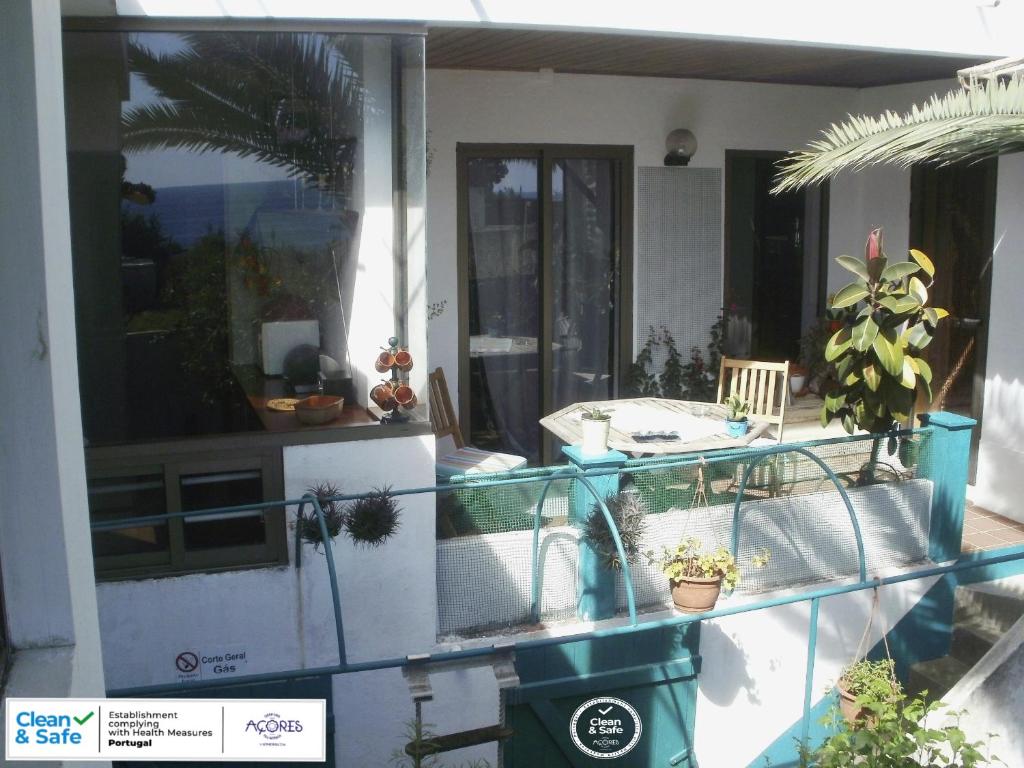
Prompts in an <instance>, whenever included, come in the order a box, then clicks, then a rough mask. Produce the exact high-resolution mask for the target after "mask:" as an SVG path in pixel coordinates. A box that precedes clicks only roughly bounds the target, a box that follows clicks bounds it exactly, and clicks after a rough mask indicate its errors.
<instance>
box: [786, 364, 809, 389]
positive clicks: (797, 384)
mask: <svg viewBox="0 0 1024 768" xmlns="http://www.w3.org/2000/svg"><path fill="white" fill-rule="evenodd" d="M809 374H810V369H809V368H808V367H807V366H806V365H801V364H800V363H793V364H792V365H790V366H789V391H790V392H792V393H793V396H794V397H796V396H799V395H802V394H803V393H804V389H805V388H806V387H807V377H808V375H809Z"/></svg>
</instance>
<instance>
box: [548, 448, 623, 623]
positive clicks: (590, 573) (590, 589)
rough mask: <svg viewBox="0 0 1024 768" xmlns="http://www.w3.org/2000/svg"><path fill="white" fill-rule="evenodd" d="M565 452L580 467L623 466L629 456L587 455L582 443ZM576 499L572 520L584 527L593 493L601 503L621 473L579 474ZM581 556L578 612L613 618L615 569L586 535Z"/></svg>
mask: <svg viewBox="0 0 1024 768" xmlns="http://www.w3.org/2000/svg"><path fill="white" fill-rule="evenodd" d="M562 453H564V454H565V455H566V457H568V459H569V461H571V462H572V463H573V464H574V465H576V467H578V468H579V469H580V470H583V471H586V470H588V469H604V470H619V469H621V468H622V467H623V466H624V465H625V463H626V460H627V458H628V457H627V456H626V454H624V453H620V452H619V451H608V453H603V454H601V455H599V456H585V455H584V454H583V451H582V450H581V449H580V447H579V446H578V445H567V446H565V447H563V448H562ZM573 484H574V488H573V499H572V505H571V507H570V509H569V522H570V524H572V525H574V526H575V527H576V528H577V529H582V528H583V526H584V525H585V524H586V521H587V518H588V517H589V516H590V513H591V511H592V510H593V508H594V505H593V502H591V501H590V497H591V496H593V497H594V499H595V500H596V501H597V502H598V503H599V504H601V505H604V500H605V499H606V498H607V497H608V496H612V495H614V494H616V493H618V492H619V474H618V471H615V472H614V473H612V474H607V475H602V476H596V477H590V478H584V477H583V475H582V474H578V475H577V476H576V478H575V479H574V481H573ZM603 512H604V513H605V516H606V519H607V520H609V521H611V516H610V514H608V510H607V507H605V508H604V509H603ZM610 530H611V531H612V536H613V538H616V539H617V537H618V531H617V530H616V529H615V525H614V523H612V524H611V525H610ZM578 548H579V557H578V560H577V564H576V574H577V578H576V616H577V618H579V619H581V620H583V621H598V620H600V619H610V618H611V617H612V616H614V615H615V571H613V570H612V569H611V568H609V567H607V566H606V565H605V564H604V562H602V559H603V555H602V554H601V553H600V552H598V551H597V550H596V549H595V548H594V546H593V545H592V544H591V543H590V542H589V541H588V540H587V538H586V537H585V536H583V535H580V537H579V545H578ZM620 548H621V546H620Z"/></svg>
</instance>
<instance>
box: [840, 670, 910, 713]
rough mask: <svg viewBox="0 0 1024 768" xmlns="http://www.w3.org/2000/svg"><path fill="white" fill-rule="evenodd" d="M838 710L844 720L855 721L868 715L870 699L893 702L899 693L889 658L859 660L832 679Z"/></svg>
mask: <svg viewBox="0 0 1024 768" xmlns="http://www.w3.org/2000/svg"><path fill="white" fill-rule="evenodd" d="M836 688H837V689H838V691H839V711H840V712H841V713H842V715H843V717H844V718H846V722H848V723H850V724H857V723H858V722H859V721H862V720H863V719H864V718H866V717H870V716H871V714H872V707H870V706H868V705H869V704H870V703H872V702H894V701H896V700H897V699H898V698H899V697H901V696H902V695H903V688H902V686H900V683H899V681H898V680H897V679H896V670H895V664H894V662H893V660H892V659H883V660H882V661H868V660H867V659H861V660H860V661H858V662H855V663H853V664H851V665H850V666H848V667H846V668H845V669H844V670H843V672H842V674H840V675H839V680H838V681H837V682H836Z"/></svg>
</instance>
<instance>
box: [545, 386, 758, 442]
mask: <svg viewBox="0 0 1024 768" xmlns="http://www.w3.org/2000/svg"><path fill="white" fill-rule="evenodd" d="M591 408H600V409H601V410H604V411H608V412H609V413H610V414H611V417H612V423H611V430H610V432H609V435H608V447H609V448H613V449H615V450H617V451H622V452H623V453H628V454H632V455H634V456H635V455H641V454H671V453H693V452H695V451H714V450H719V449H721V448H740V447H743V446H745V445H749V444H750V443H751V442H752V441H753V440H755V439H757V438H758V437H760V436H761V435H763V434H764V432H765V431H766V430H767V429H768V426H769V425H768V423H767V422H764V421H751V423H750V429H749V430H748V431H747V434H745V435H744V436H743V437H738V438H737V437H730V436H729V432H728V429H727V428H726V425H725V417H726V415H727V413H728V410H727V409H726V407H725V406H724V405H719V404H717V403H698V402H692V401H689V400H665V399H662V398H658V397H639V398H633V399H626V400H605V401H600V402H592V403H573V404H572V405H570V406H568V407H566V408H563V409H562V410H560V411H555V412H554V413H552V414H549V415H548V416H545V417H544V418H543V419H541V420H540V424H541V426H542V427H544V429H546V430H548V431H549V432H551V433H552V434H553V435H554V436H555V437H557V438H559V439H560V440H562V441H563V442H565V443H568V444H569V445H573V444H578V443H580V442H582V440H583V426H582V423H581V421H580V416H581V414H582V413H583V411H584V410H589V409H591ZM642 432H678V434H679V439H678V440H658V441H648V440H637V439H636V437H635V436H636V435H638V433H642Z"/></svg>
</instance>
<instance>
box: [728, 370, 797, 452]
mask: <svg viewBox="0 0 1024 768" xmlns="http://www.w3.org/2000/svg"><path fill="white" fill-rule="evenodd" d="M727 377H728V386H726V378H727ZM729 395H739V396H740V397H742V398H743V399H744V400H746V401H747V402H748V403H750V413H749V414H748V416H749V417H750V418H756V419H758V420H760V421H767V422H768V423H769V424H774V425H775V427H776V439H777V442H779V443H781V442H782V429H783V426H784V420H785V417H786V403H787V402H788V401H789V361H788V360H787V361H786V362H784V363H766V362H761V361H758V360H733V359H730V358H727V357H723V358H722V367H721V369H720V370H719V372H718V402H719V403H724V402H725V398H726V397H728V396H729Z"/></svg>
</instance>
